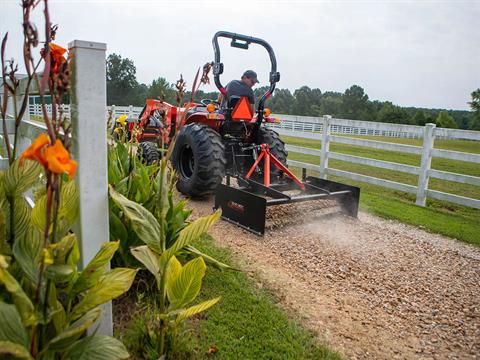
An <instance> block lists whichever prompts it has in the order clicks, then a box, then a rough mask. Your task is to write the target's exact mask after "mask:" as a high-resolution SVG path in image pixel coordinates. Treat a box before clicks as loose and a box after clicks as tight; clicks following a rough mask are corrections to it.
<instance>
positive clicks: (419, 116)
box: [412, 110, 427, 126]
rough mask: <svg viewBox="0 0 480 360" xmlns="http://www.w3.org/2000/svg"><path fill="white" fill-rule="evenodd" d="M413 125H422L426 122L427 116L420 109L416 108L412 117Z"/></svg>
mask: <svg viewBox="0 0 480 360" xmlns="http://www.w3.org/2000/svg"><path fill="white" fill-rule="evenodd" d="M412 122H413V125H420V126H424V125H425V124H426V123H427V118H426V117H425V113H424V112H423V111H422V110H417V112H416V113H415V116H414V117H413V121H412Z"/></svg>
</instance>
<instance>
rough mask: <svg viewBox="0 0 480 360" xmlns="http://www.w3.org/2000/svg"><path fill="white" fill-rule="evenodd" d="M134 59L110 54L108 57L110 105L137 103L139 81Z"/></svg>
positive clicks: (108, 101)
mask: <svg viewBox="0 0 480 360" xmlns="http://www.w3.org/2000/svg"><path fill="white" fill-rule="evenodd" d="M136 71H137V70H136V68H135V65H134V63H133V61H132V60H130V59H128V58H125V59H124V58H122V57H121V56H120V55H117V54H110V55H109V56H108V58H107V103H108V105H124V106H126V105H136V103H137V101H138V99H137V92H138V82H137V78H136Z"/></svg>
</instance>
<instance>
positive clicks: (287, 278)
mask: <svg viewBox="0 0 480 360" xmlns="http://www.w3.org/2000/svg"><path fill="white" fill-rule="evenodd" d="M189 204H190V206H191V207H193V208H194V209H195V212H194V213H195V214H207V213H208V212H209V211H210V210H211V208H212V203H211V202H195V201H190V202H189ZM212 234H213V236H214V237H215V238H216V240H217V243H218V244H219V245H221V246H226V247H229V248H230V249H231V250H232V251H233V252H234V254H236V256H237V258H238V260H239V261H240V264H242V267H243V269H244V270H246V271H255V272H256V273H257V274H258V275H259V276H260V279H261V280H262V283H261V284H258V286H267V287H268V288H270V289H273V290H274V291H275V293H276V294H277V295H278V299H279V302H280V306H282V307H283V308H284V309H286V310H287V311H288V312H289V313H290V314H292V315H293V316H294V317H295V318H296V319H299V321H300V322H301V323H303V324H304V325H305V326H306V327H308V328H310V329H312V330H313V331H315V333H316V334H317V335H318V338H319V340H320V341H321V342H324V343H327V344H329V345H330V346H331V347H332V348H333V349H335V350H337V351H339V352H341V353H343V354H345V355H346V356H347V357H349V358H352V359H371V358H375V359H394V358H395V359H396V358H398V359H418V358H424V359H477V358H480V291H479V290H480V286H479V285H480V248H476V247H473V246H469V245H466V244H463V243H460V242H458V241H455V240H452V239H448V238H445V237H442V236H440V235H434V234H430V233H427V232H425V231H422V230H421V229H418V228H415V227H412V226H409V225H405V224H402V223H399V222H396V221H389V220H384V219H381V218H378V217H375V216H373V215H370V214H367V213H360V215H359V219H351V218H347V217H344V216H339V217H336V218H334V219H331V218H330V219H321V220H316V221H315V222H312V223H308V224H302V225H296V226H290V227H284V228H279V229H275V230H270V231H269V232H268V233H267V234H266V235H265V237H258V236H255V235H253V234H250V233H248V232H246V231H244V230H242V229H240V228H238V227H236V226H234V225H231V224H229V223H227V222H225V221H220V222H219V223H217V224H216V225H215V227H214V229H213V231H212ZM479 236H480V234H479Z"/></svg>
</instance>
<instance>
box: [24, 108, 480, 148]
mask: <svg viewBox="0 0 480 360" xmlns="http://www.w3.org/2000/svg"><path fill="white" fill-rule="evenodd" d="M61 107H62V108H63V110H64V111H65V113H66V114H70V105H61ZM29 109H30V114H31V115H38V116H42V109H41V107H40V105H38V104H35V105H33V104H31V105H30V108H29ZM142 109H143V108H142V107H139V106H132V105H130V106H116V105H112V106H108V107H107V110H106V114H107V113H108V111H110V110H112V111H113V115H114V116H115V117H118V116H120V115H127V116H131V117H133V118H138V116H139V115H140V112H141V111H142ZM47 111H48V112H49V113H51V111H52V108H51V105H47ZM272 117H275V118H279V119H280V120H281V121H280V123H275V124H269V126H270V127H273V128H276V129H284V130H290V131H299V132H311V133H321V132H322V131H323V117H312V116H297V115H285V114H276V115H272ZM385 125H386V126H385ZM388 125H392V126H388ZM423 129H424V126H416V125H403V124H388V123H379V122H374V121H360V120H347V119H335V118H333V121H332V125H331V127H330V132H331V133H336V134H343V135H369V136H386V137H394V138H408V139H421V138H423ZM476 133H478V131H471V130H458V129H443V128H437V129H436V130H435V138H436V139H442V140H462V139H472V138H473V139H476V135H475V134H476Z"/></svg>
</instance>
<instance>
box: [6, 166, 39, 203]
mask: <svg viewBox="0 0 480 360" xmlns="http://www.w3.org/2000/svg"><path fill="white" fill-rule="evenodd" d="M41 172H42V166H41V165H40V164H39V163H37V162H36V161H29V160H27V161H25V162H24V163H23V164H22V165H20V160H19V159H17V160H15V161H14V162H13V164H12V165H10V167H9V168H8V170H7V171H6V172H5V176H4V178H3V180H4V189H5V193H6V194H7V195H10V196H18V195H21V194H22V193H24V192H25V191H27V190H28V189H29V188H30V187H32V185H34V184H35V182H36V181H37V180H38V178H39V176H40V174H41Z"/></svg>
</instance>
